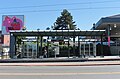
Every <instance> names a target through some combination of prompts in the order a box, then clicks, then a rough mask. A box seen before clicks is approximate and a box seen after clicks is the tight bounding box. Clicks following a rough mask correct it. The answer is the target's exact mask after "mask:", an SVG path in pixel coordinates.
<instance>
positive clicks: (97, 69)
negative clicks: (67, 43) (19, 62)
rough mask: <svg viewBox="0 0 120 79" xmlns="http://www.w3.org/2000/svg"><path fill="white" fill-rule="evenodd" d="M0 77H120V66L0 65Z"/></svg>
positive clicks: (21, 78)
mask: <svg viewBox="0 0 120 79" xmlns="http://www.w3.org/2000/svg"><path fill="white" fill-rule="evenodd" d="M0 79H120V66H119V65H117V66H115V65H114V66H0Z"/></svg>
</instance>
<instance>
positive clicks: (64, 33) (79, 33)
mask: <svg viewBox="0 0 120 79" xmlns="http://www.w3.org/2000/svg"><path fill="white" fill-rule="evenodd" d="M103 33H105V30H39V31H30V30H29V31H11V32H10V34H11V35H14V36H101V35H103Z"/></svg>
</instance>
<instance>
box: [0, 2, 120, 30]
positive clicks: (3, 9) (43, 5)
mask: <svg viewBox="0 0 120 79" xmlns="http://www.w3.org/2000/svg"><path fill="white" fill-rule="evenodd" d="M0 3H1V4H0V18H1V19H0V24H1V27H2V16H3V15H24V16H25V19H24V20H25V26H26V28H27V30H37V29H38V28H39V29H40V30H45V29H46V28H47V27H51V26H52V25H53V23H54V22H55V21H56V19H57V17H59V16H60V15H61V12H62V11H63V9H67V10H68V11H69V12H70V13H71V15H72V16H73V21H75V24H76V25H77V28H80V29H81V30H90V29H91V28H92V26H93V23H97V22H98V21H99V20H100V18H101V17H107V16H112V15H117V14H120V0H0Z"/></svg>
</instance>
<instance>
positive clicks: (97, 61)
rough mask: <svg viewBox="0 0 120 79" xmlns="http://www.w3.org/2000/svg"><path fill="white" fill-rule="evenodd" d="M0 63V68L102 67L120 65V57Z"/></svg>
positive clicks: (26, 60) (16, 60)
mask: <svg viewBox="0 0 120 79" xmlns="http://www.w3.org/2000/svg"><path fill="white" fill-rule="evenodd" d="M0 62H1V63H0V66H102V65H120V57H119V56H104V57H100V56H97V57H96V58H94V57H91V58H66V57H60V58H43V59H6V60H0Z"/></svg>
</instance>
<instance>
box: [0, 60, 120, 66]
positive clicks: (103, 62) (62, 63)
mask: <svg viewBox="0 0 120 79" xmlns="http://www.w3.org/2000/svg"><path fill="white" fill-rule="evenodd" d="M102 65H120V61H94V62H93V61H87V62H44V63H0V66H102Z"/></svg>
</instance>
